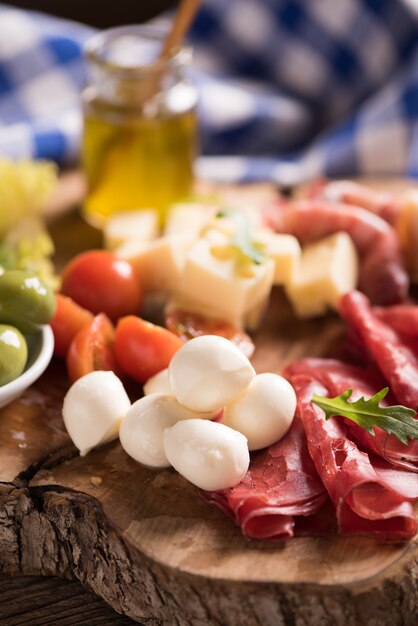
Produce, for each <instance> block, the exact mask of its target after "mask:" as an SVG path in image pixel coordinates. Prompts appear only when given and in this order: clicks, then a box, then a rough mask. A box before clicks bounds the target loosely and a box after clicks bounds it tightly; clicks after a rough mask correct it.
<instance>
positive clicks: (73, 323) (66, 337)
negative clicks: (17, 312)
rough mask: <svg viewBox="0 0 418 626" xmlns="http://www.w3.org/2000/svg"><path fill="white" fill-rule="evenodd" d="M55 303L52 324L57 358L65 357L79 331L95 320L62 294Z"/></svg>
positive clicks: (56, 296)
mask: <svg viewBox="0 0 418 626" xmlns="http://www.w3.org/2000/svg"><path fill="white" fill-rule="evenodd" d="M55 301H56V303H57V308H56V309H55V315H54V317H53V318H52V321H51V322H50V324H51V328H52V332H53V333H54V340H55V347H54V352H55V354H56V355H57V356H62V357H65V356H66V354H67V352H68V348H69V347H70V343H71V342H72V340H73V339H74V337H75V336H76V334H77V333H78V331H79V330H81V329H82V328H83V326H85V325H86V324H88V323H89V322H91V321H92V320H93V315H92V314H91V313H90V311H86V309H83V308H82V307H81V306H79V305H78V304H77V303H76V302H74V301H73V300H71V298H67V296H63V295H62V294H60V293H57V294H56V295H55Z"/></svg>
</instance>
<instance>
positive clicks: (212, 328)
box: [165, 310, 255, 359]
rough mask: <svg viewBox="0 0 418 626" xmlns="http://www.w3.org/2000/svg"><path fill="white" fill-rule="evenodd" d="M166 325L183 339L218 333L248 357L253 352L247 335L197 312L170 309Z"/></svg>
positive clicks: (234, 327)
mask: <svg viewBox="0 0 418 626" xmlns="http://www.w3.org/2000/svg"><path fill="white" fill-rule="evenodd" d="M165 323H166V326H167V328H168V329H169V330H171V332H173V333H175V334H176V335H178V336H179V337H180V338H181V339H183V341H188V340H189V339H193V337H200V336H201V335H218V336H219V337H225V339H229V340H230V341H232V343H234V344H235V345H236V346H237V347H238V348H240V350H241V351H242V352H243V353H244V354H245V356H246V357H247V358H248V359H250V358H251V357H252V355H253V354H254V350H255V346H254V343H253V341H252V339H251V337H250V336H249V335H247V333H246V332H244V331H243V330H242V328H238V326H234V325H233V324H230V323H229V322H225V321H223V320H214V319H210V318H208V317H205V316H204V315H198V314H197V313H188V312H187V311H178V310H177V311H172V312H171V313H169V314H168V315H167V317H166V319H165Z"/></svg>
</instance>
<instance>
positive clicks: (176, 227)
mask: <svg viewBox="0 0 418 626" xmlns="http://www.w3.org/2000/svg"><path fill="white" fill-rule="evenodd" d="M215 211H216V209H215V208H214V207H211V206H205V205H203V204H194V203H185V204H175V205H173V206H172V207H171V208H170V210H169V212H168V215H167V220H166V225H165V229H164V234H165V235H177V234H178V233H189V234H190V235H193V236H194V237H195V239H197V238H198V237H199V236H200V233H201V232H202V230H203V229H204V228H205V227H206V226H207V225H208V223H209V222H210V220H211V219H212V218H213V215H214V213H215Z"/></svg>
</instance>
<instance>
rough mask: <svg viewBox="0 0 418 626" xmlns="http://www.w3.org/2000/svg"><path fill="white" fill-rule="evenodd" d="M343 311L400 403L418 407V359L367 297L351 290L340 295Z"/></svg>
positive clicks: (413, 407)
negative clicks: (380, 317)
mask: <svg viewBox="0 0 418 626" xmlns="http://www.w3.org/2000/svg"><path fill="white" fill-rule="evenodd" d="M340 313H341V316H342V317H343V318H344V319H345V321H346V322H347V324H349V325H350V326H351V327H352V328H353V329H354V330H355V331H356V332H357V334H358V335H359V336H360V337H361V339H362V341H363V344H364V346H365V349H366V350H367V351H368V352H369V354H370V355H371V356H372V358H373V360H374V362H375V363H376V365H377V366H378V367H379V369H380V371H381V372H382V374H383V376H384V377H385V379H386V380H387V381H388V383H389V387H390V389H391V391H392V392H393V394H394V395H395V397H396V399H397V401H398V403H400V404H403V405H405V406H408V407H410V408H412V409H414V410H417V408H418V359H417V357H416V356H415V355H414V353H413V352H412V351H411V350H410V349H409V348H408V347H407V346H406V345H405V344H404V343H403V342H402V341H401V339H400V338H399V336H398V335H397V334H396V333H395V331H394V330H392V329H391V328H390V327H389V326H388V325H387V324H385V322H383V321H381V320H380V319H379V318H378V316H377V315H376V314H375V313H374V312H373V310H372V308H371V306H370V303H369V302H368V300H367V298H366V297H365V296H364V295H363V294H361V293H359V292H358V291H352V292H350V293H348V294H346V295H345V296H343V297H342V298H341V301H340Z"/></svg>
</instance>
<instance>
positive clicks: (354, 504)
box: [291, 375, 417, 542]
mask: <svg viewBox="0 0 418 626" xmlns="http://www.w3.org/2000/svg"><path fill="white" fill-rule="evenodd" d="M291 382H292V384H293V386H294V388H295V391H296V394H297V397H298V414H299V415H300V417H301V419H302V422H303V425H304V428H305V432H306V437H307V441H308V449H309V453H310V455H311V457H312V459H313V461H314V463H315V467H316V469H317V471H318V473H319V475H320V477H321V480H322V482H323V484H324V485H325V487H326V489H327V491H328V493H329V495H330V497H331V500H332V502H333V503H334V506H335V508H336V512H337V520H338V526H339V530H340V532H341V533H344V534H367V535H372V536H376V537H377V538H379V539H381V540H384V541H388V542H396V541H400V540H406V539H409V538H411V537H413V536H414V535H415V533H416V531H417V520H416V518H415V514H414V509H413V507H412V505H411V503H410V502H408V501H406V500H405V497H404V496H405V494H404V492H403V491H402V493H401V492H397V491H396V490H395V489H394V488H393V485H391V484H390V482H389V479H388V476H385V475H384V474H382V473H380V474H379V473H377V472H376V470H375V469H374V468H373V465H372V464H371V462H370V459H369V456H368V455H367V454H366V453H365V452H362V451H360V450H359V449H358V448H357V446H356V445H355V444H354V443H353V442H352V441H351V440H350V438H349V437H348V436H347V431H346V426H345V424H344V422H343V421H342V420H338V419H336V418H331V419H329V420H325V418H324V413H323V411H322V410H321V409H320V408H319V407H317V406H315V405H314V404H313V403H312V402H311V398H312V395H313V394H314V393H317V394H319V395H321V396H326V395H327V390H326V388H325V387H323V386H322V385H321V384H320V383H318V382H316V381H315V380H313V379H312V378H311V377H307V376H301V375H296V376H293V377H292V378H291Z"/></svg>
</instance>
